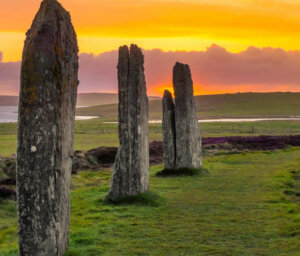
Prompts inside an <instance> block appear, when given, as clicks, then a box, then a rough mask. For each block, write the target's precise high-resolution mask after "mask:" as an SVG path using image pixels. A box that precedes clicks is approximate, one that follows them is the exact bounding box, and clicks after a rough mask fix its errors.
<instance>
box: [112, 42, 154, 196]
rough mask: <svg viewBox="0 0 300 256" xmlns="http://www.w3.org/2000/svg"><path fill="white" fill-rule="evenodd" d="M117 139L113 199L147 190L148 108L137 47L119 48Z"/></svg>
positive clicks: (141, 61)
mask: <svg viewBox="0 0 300 256" xmlns="http://www.w3.org/2000/svg"><path fill="white" fill-rule="evenodd" d="M118 81H119V140H120V147H119V150H118V153H117V156H116V160H115V164H114V167H113V175H112V180H111V188H110V191H109V195H108V199H110V200H112V201H113V200H117V199H120V198H122V197H125V196H134V195H138V194H140V193H143V192H145V191H147V190H148V180H149V145H148V119H149V107H148V98H147V92H146V82H145V75H144V56H143V54H142V51H141V49H139V48H138V47H137V46H136V45H131V47H130V52H129V49H128V47H127V46H122V47H120V49H119V64H118Z"/></svg>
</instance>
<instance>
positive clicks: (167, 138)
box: [162, 90, 176, 169]
mask: <svg viewBox="0 0 300 256" xmlns="http://www.w3.org/2000/svg"><path fill="white" fill-rule="evenodd" d="M162 109H163V120H162V128H163V149H164V162H165V168H166V169H174V168H175V167H176V164H175V163H176V130H175V105H174V101H173V97H172V94H171V92H169V91H168V90H165V92H164V96H163V99H162Z"/></svg>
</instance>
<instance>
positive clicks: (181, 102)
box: [173, 62, 202, 169]
mask: <svg viewBox="0 0 300 256" xmlns="http://www.w3.org/2000/svg"><path fill="white" fill-rule="evenodd" d="M173 86H174V94H175V123H176V168H177V169H179V168H201V167H202V152H201V135H200V126H199V124H198V119H197V115H196V107H195V102H194V90H193V81H192V76H191V71H190V68H189V66H188V65H184V64H181V63H178V62H177V63H176V64H175V66H174V69H173Z"/></svg>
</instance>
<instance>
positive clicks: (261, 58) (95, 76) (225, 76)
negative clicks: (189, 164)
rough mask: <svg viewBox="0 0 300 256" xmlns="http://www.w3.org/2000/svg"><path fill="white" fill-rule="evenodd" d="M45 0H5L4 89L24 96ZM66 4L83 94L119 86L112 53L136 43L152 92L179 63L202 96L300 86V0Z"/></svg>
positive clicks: (71, 0)
mask: <svg viewBox="0 0 300 256" xmlns="http://www.w3.org/2000/svg"><path fill="white" fill-rule="evenodd" d="M40 2H41V1H40V0H0V52H1V53H0V94H11V95H13V94H17V93H18V68H19V61H20V60H21V53H22V47H23V41H24V39H25V32H26V30H27V29H28V28H29V27H30V25H31V22H32V19H33V17H34V15H35V13H36V12H37V10H38V8H39V5H40ZM60 2H61V3H62V5H63V6H64V7H65V8H66V9H67V10H68V11H70V13H71V16H72V21H73V24H74V27H75V29H76V32H77V35H78V42H79V47H80V53H81V57H80V59H81V60H80V61H81V62H82V64H81V67H82V70H81V71H80V80H81V85H80V88H79V92H92V91H115V90H116V88H117V81H116V78H115V76H116V75H115V67H116V58H117V55H116V52H111V51H114V50H116V49H117V48H118V47H119V46H120V45H122V44H129V43H137V44H138V45H139V46H140V47H142V48H143V49H144V50H145V57H146V59H145V69H146V79H147V78H149V79H147V84H148V91H149V94H156V95H159V94H160V93H161V92H162V90H163V88H164V87H170V86H171V75H172V73H171V71H172V65H173V64H174V63H173V62H174V61H177V60H179V61H184V62H186V63H187V64H190V65H191V69H192V73H193V78H194V83H195V92H196V94H199V93H223V92H237V91H300V69H299V68H300V55H299V52H298V50H300V15H299V13H300V1H299V0H273V1H272V0H176V1H175V0H109V1H108V0H61V1H60ZM249 47H250V48H249ZM277 48H280V49H277ZM152 49H160V51H159V50H154V51H151V50H152ZM169 51H171V52H169ZM179 51H181V52H179ZM182 51H185V53H184V52H182ZM88 54H90V55H88ZM91 54H93V55H91ZM298 64H299V67H298V66H297V65H298ZM158 65H164V66H161V67H160V68H159V67H157V66H158ZM101 68H102V70H103V75H102V76H101ZM152 71H153V72H152ZM108 74H109V76H108ZM297 74H298V75H299V78H298V77H297ZM1 75H2V78H1Z"/></svg>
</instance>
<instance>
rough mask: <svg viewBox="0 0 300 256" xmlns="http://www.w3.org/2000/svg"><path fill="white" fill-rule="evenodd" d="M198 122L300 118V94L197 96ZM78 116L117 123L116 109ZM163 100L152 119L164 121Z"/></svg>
mask: <svg viewBox="0 0 300 256" xmlns="http://www.w3.org/2000/svg"><path fill="white" fill-rule="evenodd" d="M195 102H196V107H197V115H198V118H200V119H204V118H235V117H236V118H247V117H290V116H300V93H237V94H219V95H201V96H195ZM77 115H86V116H100V117H101V118H103V119H105V120H110V121H116V120H117V115H118V111H117V105H116V104H111V105H106V106H93V107H89V108H83V109H78V110H77ZM161 118H162V108H161V100H153V101H151V102H150V119H151V120H161Z"/></svg>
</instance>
